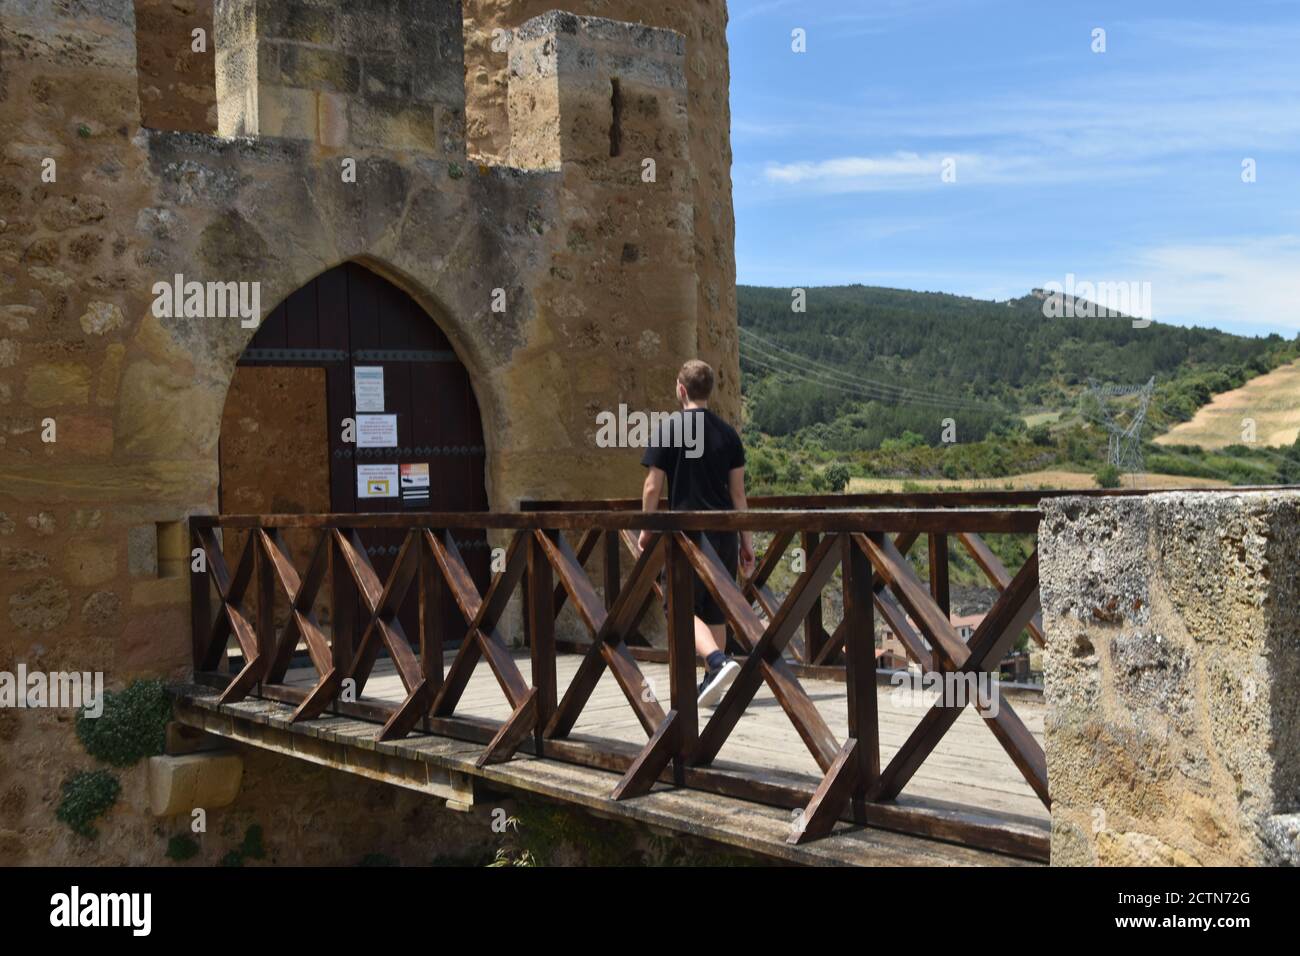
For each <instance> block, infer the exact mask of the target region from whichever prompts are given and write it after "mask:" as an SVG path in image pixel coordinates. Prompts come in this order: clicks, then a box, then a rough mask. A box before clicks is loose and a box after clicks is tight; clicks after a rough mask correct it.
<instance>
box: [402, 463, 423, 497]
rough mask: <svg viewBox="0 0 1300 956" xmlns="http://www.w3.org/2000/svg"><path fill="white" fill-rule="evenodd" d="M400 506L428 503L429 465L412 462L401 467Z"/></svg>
mask: <svg viewBox="0 0 1300 956" xmlns="http://www.w3.org/2000/svg"><path fill="white" fill-rule="evenodd" d="M401 474H402V504H404V505H425V504H428V503H429V463H428V462H413V463H411V464H405V465H402V468H401Z"/></svg>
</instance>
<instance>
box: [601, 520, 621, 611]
mask: <svg viewBox="0 0 1300 956" xmlns="http://www.w3.org/2000/svg"><path fill="white" fill-rule="evenodd" d="M618 535H619V533H618V532H617V531H606V532H604V533H603V534H602V535H601V537H602V538H603V539H604V542H605V569H604V570H605V610H606V611H608V610H609V609H610V608H612V607H613V606H614V601H615V600H617V599H618V592H619V590H620V588H622V586H623V585H622V581H621V580H620V577H621V569H620V567H619V556H620V555H621V554H622V542H621V541H619V537H618Z"/></svg>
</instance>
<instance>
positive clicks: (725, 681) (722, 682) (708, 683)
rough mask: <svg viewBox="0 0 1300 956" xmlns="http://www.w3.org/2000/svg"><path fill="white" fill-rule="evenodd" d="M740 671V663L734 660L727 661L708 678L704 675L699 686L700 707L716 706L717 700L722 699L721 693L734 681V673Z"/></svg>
mask: <svg viewBox="0 0 1300 956" xmlns="http://www.w3.org/2000/svg"><path fill="white" fill-rule="evenodd" d="M739 673H740V665H739V664H737V663H736V662H735V661H727V663H725V664H723V665H722V666H721V667H720V668H718V672H717V673H716V674H714V675H713V677H712V678H710V677H709V676H708V675H705V678H704V686H702V687H701V688H700V696H699V699H698V703H699V704H700V706H702V707H714V706H717V703H718V701H720V700H722V695H723V694H725V693H726V692H727V688H728V687H730V686H731V685H732V684H734V683H735V682H736V675H737V674H739Z"/></svg>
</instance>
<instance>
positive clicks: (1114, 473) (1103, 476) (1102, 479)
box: [1092, 464, 1119, 488]
mask: <svg viewBox="0 0 1300 956" xmlns="http://www.w3.org/2000/svg"><path fill="white" fill-rule="evenodd" d="M1092 477H1093V480H1095V481H1096V482H1097V485H1098V486H1099V487H1101V488H1118V487H1119V469H1118V468H1116V467H1115V466H1114V465H1110V464H1107V465H1102V466H1101V468H1100V469H1099V470H1098V472H1097V473H1096V474H1095V475H1093V476H1092Z"/></svg>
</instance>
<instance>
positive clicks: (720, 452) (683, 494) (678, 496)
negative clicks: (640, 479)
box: [641, 408, 745, 511]
mask: <svg viewBox="0 0 1300 956" xmlns="http://www.w3.org/2000/svg"><path fill="white" fill-rule="evenodd" d="M688 417H689V418H690V419H692V420H691V421H689V422H688V421H687V419H688ZM673 419H676V421H675V422H674V420H673ZM657 437H658V439H659V447H658V448H656V447H654V445H653V444H652V445H651V447H649V448H647V449H646V450H645V454H644V455H642V456H641V464H643V465H645V466H646V467H647V468H651V467H653V468H661V469H663V471H664V472H665V473H666V474H667V475H668V507H669V508H671V509H672V510H674V511H729V510H730V509H731V508H732V507H733V504H732V501H731V484H730V480H729V479H730V476H731V471H732V469H734V468H742V467H744V464H745V446H744V445H743V444H742V443H741V441H740V436H739V435H738V434H736V430H735V429H734V428H732V427H731V426H730V425H728V424H727V423H726V422H725V421H724V420H723V419H722V418H720V417H718V416H717V415H715V414H714V413H713V412H712V411H710V410H709V409H707V408H690V409H686V410H685V411H681V412H677V413H675V414H674V415H673V416H672V417H670V418H669V419H667V420H665V421H664V423H663V425H662V427H661V428H660V430H659V433H658V436H657ZM697 451H698V452H699V453H698V454H697Z"/></svg>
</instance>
